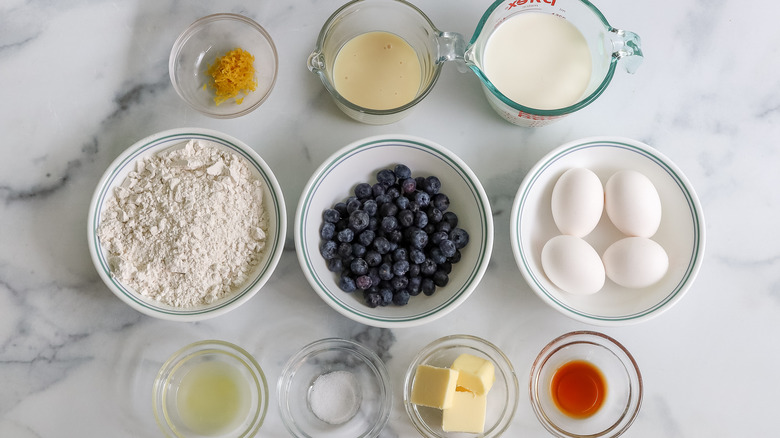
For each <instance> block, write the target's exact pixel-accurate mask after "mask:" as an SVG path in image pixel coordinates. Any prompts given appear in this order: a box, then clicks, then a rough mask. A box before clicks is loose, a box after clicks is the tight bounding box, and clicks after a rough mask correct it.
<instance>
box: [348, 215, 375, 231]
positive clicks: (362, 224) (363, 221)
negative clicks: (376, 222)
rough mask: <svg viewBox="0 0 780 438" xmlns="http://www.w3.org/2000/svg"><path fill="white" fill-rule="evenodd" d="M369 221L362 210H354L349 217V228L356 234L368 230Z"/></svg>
mask: <svg viewBox="0 0 780 438" xmlns="http://www.w3.org/2000/svg"><path fill="white" fill-rule="evenodd" d="M369 219H370V218H369V216H368V213H366V212H365V211H364V210H355V211H353V212H352V213H350V215H349V228H351V229H352V230H353V231H357V232H360V231H363V230H365V229H366V228H368V221H369Z"/></svg>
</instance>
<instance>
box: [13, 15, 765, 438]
mask: <svg viewBox="0 0 780 438" xmlns="http://www.w3.org/2000/svg"><path fill="white" fill-rule="evenodd" d="M415 3H416V4H417V5H418V6H419V7H420V8H421V9H423V10H424V11H425V12H426V13H428V15H429V16H430V17H431V19H432V20H433V22H434V23H436V25H437V26H438V27H439V28H441V29H443V30H448V31H454V32H460V33H463V34H464V35H467V36H470V35H471V33H472V31H473V30H474V28H475V27H476V24H477V21H478V20H479V17H480V16H481V14H482V12H483V11H484V10H485V9H486V8H487V7H488V5H489V4H490V3H491V1H490V0H479V1H477V0H450V1H446V2H445V1H441V0H418V1H416V2H415ZM340 4H341V0H320V1H314V0H289V1H247V2H240V1H236V0H226V1H220V2H214V1H207V0H192V1H182V0H127V1H107V0H66V1H45V0H4V1H3V2H2V3H1V4H0V90H2V93H1V94H2V99H0V127H1V128H2V129H1V131H0V132H2V146H1V148H2V149H1V150H2V158H0V382H1V383H0V437H14V438H28V437H141V436H143V437H146V436H150V437H151V436H159V431H158V430H157V428H156V425H155V424H154V419H153V416H152V407H151V385H152V380H151V379H152V377H153V374H154V372H155V371H156V369H157V368H158V367H159V365H160V364H161V362H162V361H163V360H164V359H165V358H166V357H167V356H168V355H169V354H171V353H172V352H173V351H174V350H176V349H178V348H179V347H181V346H184V345H185V344H187V343H189V342H191V341H195V340H200V339H206V338H218V339H224V340H228V341H232V342H235V343H237V344H239V345H241V346H243V347H244V348H246V349H248V350H249V351H250V352H252V353H253V354H254V355H255V357H256V358H257V360H258V361H259V363H260V364H261V366H262V367H263V368H264V369H265V371H266V373H267V377H268V380H269V383H270V385H271V387H272V388H273V389H274V390H275V382H276V379H277V378H278V377H279V373H280V371H281V367H282V365H283V364H284V362H285V361H286V360H287V358H288V357H289V356H290V355H292V354H293V352H294V351H295V350H297V349H298V348H300V347H301V346H303V345H304V344H306V343H308V342H311V341H314V340H316V339H319V338H322V337H328V336H340V337H346V338H352V339H358V340H359V341H361V342H364V343H365V344H366V345H368V346H369V347H371V348H373V349H375V350H377V351H378V352H379V353H380V354H381V356H382V358H383V359H384V360H385V361H386V362H387V365H388V368H389V370H390V375H391V378H392V379H393V385H394V387H393V388H394V390H395V391H396V398H395V403H394V406H393V411H392V414H391V419H390V423H389V426H388V427H387V429H386V431H385V432H384V433H383V436H384V437H413V436H415V432H414V430H413V429H412V427H411V425H410V423H409V421H408V418H407V417H406V414H405V412H404V411H403V408H402V405H401V398H400V392H401V386H402V380H403V373H404V371H405V369H406V367H407V365H408V363H409V361H410V360H411V358H412V356H413V355H414V353H415V352H416V351H417V350H418V349H419V348H421V347H422V346H424V345H425V344H427V343H428V342H430V341H432V340H434V339H436V338H438V337H440V336H443V335H447V334H452V333H468V334H474V335H477V336H482V337H485V338H487V339H489V340H491V341H492V342H494V343H496V344H497V345H499V346H500V347H501V348H503V349H504V351H505V352H506V353H507V355H508V356H509V358H510V359H511V360H512V361H513V364H514V366H515V368H516V370H517V372H518V375H519V377H520V384H521V390H522V392H521V393H522V395H523V398H521V400H520V402H519V405H518V410H517V414H516V416H515V417H514V421H513V423H512V426H511V428H510V429H509V431H508V432H507V434H506V435H505V436H511V437H521V436H532V437H543V436H546V433H545V432H544V430H543V429H542V427H541V426H540V425H539V423H538V422H537V421H536V419H535V417H534V415H533V412H532V410H531V407H530V404H529V402H528V400H527V397H526V386H527V382H528V377H527V374H528V371H529V369H530V365H531V362H532V361H533V358H534V357H535V356H536V354H537V352H538V351H539V349H541V348H542V347H543V346H544V345H545V344H546V343H547V342H548V341H550V340H552V339H553V338H555V337H557V336H558V335H560V334H563V333H565V332H567V331H570V330H574V329H589V328H590V329H593V328H594V327H589V326H585V325H583V324H581V323H577V322H575V321H573V320H570V319H568V318H566V317H564V316H562V315H560V314H558V313H557V312H556V311H554V310H552V309H551V308H549V307H547V306H546V305H545V304H543V303H542V302H541V300H539V299H538V298H537V297H536V296H535V295H534V294H533V293H532V292H531V290H530V288H529V287H528V286H527V285H526V283H525V282H524V280H523V278H522V276H521V275H520V273H519V272H518V270H517V268H516V265H515V263H514V260H513V258H512V253H511V248H510V244H509V240H508V235H509V226H508V224H509V215H510V214H509V209H510V207H511V204H512V200H513V198H514V195H515V192H516V190H517V187H518V186H519V184H520V181H521V180H522V178H523V176H524V175H525V173H526V171H527V170H528V169H529V168H530V167H531V166H532V165H533V163H535V162H536V161H537V160H538V159H539V158H541V157H542V156H543V155H544V154H545V153H546V152H547V151H549V150H550V149H552V148H553V147H555V146H557V145H559V144H562V143H564V142H566V141H569V140H573V139H576V138H581V137H586V136H592V135H618V136H626V137H631V138H635V139H637V140H640V141H643V142H646V143H648V144H650V145H651V146H653V147H655V148H657V149H659V150H660V151H661V152H663V153H664V154H665V155H667V156H668V157H670V158H671V159H672V160H673V161H674V162H675V163H676V164H677V165H678V166H679V167H680V168H681V169H682V170H683V172H685V174H686V175H687V176H688V178H689V179H690V180H691V182H692V183H693V185H694V187H695V188H696V191H697V193H698V195H699V197H700V199H701V202H702V205H703V209H704V213H705V217H706V225H707V238H708V241H707V248H706V256H705V261H704V265H703V268H702V270H701V272H700V274H699V276H698V279H697V281H696V283H695V284H694V286H693V287H692V289H691V290H690V291H689V293H688V295H687V296H686V297H685V298H684V299H683V300H682V301H681V302H680V303H679V304H678V305H677V306H676V307H675V308H673V309H672V310H670V311H669V312H667V313H665V314H663V315H661V316H660V317H658V318H656V319H654V320H652V321H649V322H646V323H643V324H640V325H635V326H628V327H622V328H609V329H599V328H596V329H597V330H600V331H603V332H605V333H608V334H610V335H612V336H613V337H615V338H617V339H618V340H619V341H621V342H622V343H623V344H624V345H626V347H627V348H628V349H629V350H630V351H631V352H632V353H633V354H634V355H635V357H636V359H637V361H638V363H639V365H640V367H641V370H642V372H643V374H644V380H645V390H646V392H645V400H644V404H643V406H642V410H641V413H640V415H639V417H638V419H637V420H636V422H635V423H634V425H633V426H632V428H631V429H630V430H629V432H628V433H627V434H626V436H630V437H671V438H675V437H737V436H774V435H776V434H777V428H778V426H779V425H780V422H778V416H777V413H776V412H777V408H778V407H779V406H780V405H778V401H777V400H778V398H777V394H778V392H779V391H780V383H778V381H777V379H776V371H775V369H776V365H777V363H780V348H778V345H780V232H779V231H778V222H779V221H780V202H778V200H779V199H780V172H778V164H780V147H778V139H779V138H780V75H778V72H779V71H780V46H779V45H778V44H777V43H778V42H779V41H780V26H777V17H780V4H778V3H776V2H735V1H725V0H707V1H701V2H626V1H619V0H596V1H595V4H596V5H597V6H598V7H599V8H600V9H601V10H602V11H603V13H604V15H605V16H606V17H607V18H608V19H609V21H610V22H611V24H613V25H614V26H616V27H619V28H625V29H628V30H631V31H634V32H636V33H637V34H639V35H640V36H641V37H642V41H643V49H644V53H645V55H646V59H645V62H644V64H643V65H642V66H641V67H640V68H639V70H638V72H637V73H636V74H635V75H633V76H632V75H628V74H625V73H624V72H623V71H618V72H617V74H616V77H615V79H614V81H613V82H612V84H611V85H610V87H609V88H608V89H607V91H606V92H605V93H604V95H603V96H601V97H600V98H599V99H598V100H597V101H596V102H595V103H594V104H592V105H590V106H589V107H587V108H586V109H585V110H583V111H581V112H580V113H577V114H575V115H572V116H569V117H568V118H566V119H564V120H562V121H559V122H557V123H554V124H552V125H550V126H548V127H544V128H536V129H528V128H518V127H515V126H512V125H510V124H508V123H507V122H505V121H503V120H502V119H500V118H499V117H498V116H496V115H495V114H494V113H493V112H492V111H491V110H490V108H489V106H488V104H487V102H486V101H485V99H484V97H483V95H482V91H481V89H480V87H479V83H478V81H477V79H476V78H475V77H474V75H473V74H471V73H459V72H458V71H457V69H456V68H455V67H454V66H453V65H446V66H445V68H444V71H443V73H442V76H441V78H440V80H439V83H438V84H437V85H436V87H435V89H434V91H433V92H432V93H431V94H430V95H429V96H428V97H427V98H426V99H425V100H424V101H423V102H422V103H421V104H420V105H419V106H418V107H417V108H416V110H415V111H414V112H413V113H412V114H411V115H410V116H409V117H408V118H406V119H404V120H402V121H401V122H398V123H396V124H392V125H388V126H367V125H362V124H359V123H357V122H354V121H352V120H351V119H348V118H347V117H346V116H344V115H343V114H342V113H340V112H339V111H338V109H337V108H336V107H335V105H334V104H333V103H332V102H331V100H330V98H329V97H328V96H327V94H326V93H325V91H324V89H323V87H322V86H321V84H320V83H319V81H318V80H317V78H316V77H315V76H314V75H312V74H311V73H309V72H308V71H307V69H306V67H305V60H306V57H307V55H308V54H309V53H310V51H311V50H312V49H313V47H314V41H315V39H316V37H317V34H318V32H319V29H320V27H321V25H322V24H323V23H324V21H325V19H326V18H327V17H328V16H329V15H330V13H331V12H332V11H333V10H335V9H336V8H337V7H338V6H339V5H340ZM214 12H238V13H242V14H245V15H248V16H250V17H252V18H254V19H255V20H257V21H258V22H259V23H260V24H262V25H263V26H264V27H266V29H267V30H268V31H269V32H270V34H271V35H272V36H273V38H274V40H275V42H276V45H277V48H278V51H279V58H280V67H279V79H278V81H277V84H276V87H275V89H274V91H273V93H272V95H271V97H270V98H269V99H268V101H267V102H266V103H265V104H264V105H263V106H262V107H260V108H259V109H258V110H256V111H254V112H253V113H251V114H249V115H247V116H244V117H241V118H238V119H234V120H215V119H209V118H207V117H205V116H202V115H200V114H199V113H196V112H195V111H193V110H191V109H189V108H187V107H186V106H185V104H184V103H183V102H182V101H181V100H180V99H179V98H178V96H177V95H176V93H175V92H174V90H173V88H172V87H171V85H170V80H169V77H168V69H167V65H168V54H169V50H170V48H171V45H172V44H173V41H174V39H175V38H176V36H177V35H178V33H179V32H180V31H181V30H183V29H184V28H185V27H186V26H187V25H189V24H190V23H191V22H192V21H194V20H195V19H197V18H199V17H201V16H203V15H207V14H209V13H214ZM184 126H198V127H207V128H213V129H217V130H220V131H223V132H226V133H228V134H230V135H233V136H236V137H238V138H240V139H242V140H243V141H245V142H246V143H248V144H250V145H252V146H253V147H254V148H255V149H256V150H257V152H258V153H259V154H260V155H261V156H262V157H263V158H264V159H265V160H266V162H268V163H269V165H270V166H271V167H272V168H273V169H274V171H275V173H276V176H277V177H278V179H279V180H280V183H281V185H282V188H283V191H284V195H285V199H286V201H287V206H288V216H289V220H290V221H292V220H293V216H294V210H295V206H296V205H297V202H298V198H299V195H300V193H301V191H302V189H303V187H304V185H305V183H306V181H307V180H308V177H309V175H310V174H311V172H313V171H314V169H315V168H316V167H317V166H318V165H319V164H320V163H321V162H322V161H323V160H324V159H325V158H326V157H327V156H329V155H330V154H331V153H332V152H334V151H335V150H336V149H338V148H339V147H341V146H343V145H345V144H347V143H349V142H351V141H354V140H356V139H359V138H362V137H366V136H369V135H374V134H381V133H405V134H411V135H417V136H422V137H426V138H429V139H431V140H433V141H436V142H438V143H440V144H443V145H445V146H446V147H448V148H450V149H452V150H453V151H455V152H456V153H457V154H459V155H460V156H461V157H462V158H463V159H464V160H465V161H466V162H467V163H468V164H469V165H470V166H471V168H472V169H473V170H474V171H475V173H476V174H477V175H478V176H479V178H480V179H481V181H482V183H483V185H484V186H485V189H486V191H487V193H488V195H489V196H490V200H491V202H492V207H493V212H494V215H495V233H496V240H495V248H494V251H493V256H492V260H491V265H490V269H489V271H488V273H487V275H486V277H485V278H484V280H483V281H482V283H481V284H480V286H479V288H478V289H477V291H476V292H475V293H474V294H473V295H472V297H471V298H470V299H469V300H468V301H467V302H466V303H465V304H464V305H463V306H461V307H460V308H459V309H457V310H456V311H454V312H453V313H451V314H450V315H448V316H446V317H444V318H442V319H440V320H438V321H436V322H434V323H432V324H430V325H426V326H424V327H418V328H412V329H401V330H393V331H389V330H380V329H375V328H369V327H366V326H362V325H359V324H356V323H353V322H351V321H349V320H347V319H345V318H344V317H342V316H340V315H339V314H337V313H336V312H335V311H333V310H331V309H330V308H329V307H328V306H326V305H325V304H324V303H323V302H322V301H321V300H320V299H319V298H318V297H317V296H316V295H315V294H314V292H313V291H312V290H311V288H310V287H309V285H308V283H307V282H306V281H305V279H304V277H303V274H302V272H301V270H300V268H299V266H298V263H297V260H296V257H295V254H294V246H293V245H292V237H291V236H292V234H291V233H292V228H290V235H289V236H288V245H287V249H286V251H285V254H284V256H283V258H282V261H281V263H280V265H279V267H278V268H277V270H276V272H275V274H274V276H273V277H272V279H271V280H270V281H269V283H268V284H267V285H266V286H265V288H264V289H263V290H262V291H261V292H260V293H258V294H257V295H256V297H255V298H253V299H252V300H251V301H250V302H249V303H247V304H246V305H245V306H243V307H242V308H240V309H238V310H236V311H234V312H232V313H230V314H229V316H223V317H219V318H216V319H213V320H209V321H206V322H201V323H192V324H188V323H171V322H165V321H160V320H156V319H152V318H149V317H145V316H142V315H141V314H139V313H138V312H136V311H134V310H132V309H130V308H129V307H128V306H126V305H125V304H123V303H122V302H120V301H119V300H118V299H117V298H116V297H114V296H113V295H112V294H111V293H110V292H109V290H108V288H107V287H105V285H104V284H103V283H102V282H101V281H100V279H99V277H98V275H97V273H96V272H95V269H94V267H93V265H92V263H91V261H90V258H89V254H88V250H87V245H86V229H87V226H86V215H87V209H88V203H89V200H90V197H91V195H92V192H93V190H94V187H95V185H96V184H97V181H98V179H99V177H100V175H101V174H102V173H103V171H104V170H105V168H106V167H107V166H108V164H109V163H110V162H111V161H112V160H113V159H114V158H115V157H116V156H117V155H119V154H120V153H121V151H122V150H124V149H125V148H126V147H128V146H129V145H130V144H132V143H134V142H135V141H137V140H139V139H141V138H142V137H144V136H146V135H149V134H151V133H154V132H157V131H160V130H164V129H169V128H176V127H184ZM280 334H283V336H280ZM273 401H274V404H272V405H271V407H270V409H269V411H268V416H267V420H266V423H265V425H264V426H263V428H262V429H261V433H260V436H267V437H283V436H287V433H286V431H285V430H284V428H283V426H282V424H281V421H280V419H279V416H278V408H277V407H276V405H275V401H276V400H275V397H274V400H273Z"/></svg>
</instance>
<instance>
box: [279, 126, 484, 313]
mask: <svg viewBox="0 0 780 438" xmlns="http://www.w3.org/2000/svg"><path fill="white" fill-rule="evenodd" d="M399 163H401V164H405V165H407V166H409V168H410V169H411V170H412V176H415V177H416V176H429V175H435V176H437V177H438V178H439V179H440V180H441V191H442V192H443V193H446V194H447V195H448V196H449V198H450V208H449V211H453V212H455V213H456V214H457V215H458V217H459V219H460V222H459V224H458V227H460V228H463V229H465V230H466V231H468V233H469V235H470V241H469V244H468V246H466V247H465V248H464V249H463V250H462V258H461V260H460V262H459V263H457V264H454V265H453V269H452V272H451V273H450V276H449V283H448V284H447V285H446V286H444V287H442V288H438V289H437V291H436V293H434V294H433V295H431V296H425V295H424V294H420V295H419V296H415V297H411V299H410V300H409V303H408V304H407V305H405V306H395V305H390V306H386V307H376V308H370V307H368V306H367V305H366V304H364V302H363V296H362V293H361V292H360V291H356V292H353V293H346V292H344V291H342V290H341V289H339V287H338V285H337V282H336V280H337V274H334V273H332V272H330V271H329V270H328V267H327V264H326V261H325V259H324V258H323V257H322V255H321V254H320V251H319V247H320V226H321V225H322V214H323V211H325V210H326V209H328V208H332V207H333V205H334V204H336V203H337V202H341V201H343V200H345V199H346V198H347V197H348V196H350V195H351V194H352V190H353V188H354V187H355V185H357V184H358V183H361V182H367V183H372V184H373V183H375V182H376V173H377V172H378V171H379V170H382V169H385V168H393V167H394V166H395V165H396V164H399ZM294 237H295V249H296V252H297V254H298V261H299V262H300V265H301V267H302V268H303V272H304V274H305V276H306V279H307V280H308V281H309V283H310V284H311V286H312V287H313V288H314V290H315V291H316V292H317V294H319V296H320V297H321V298H322V299H323V300H324V301H325V302H326V303H328V305H330V306H331V307H332V308H334V309H335V310H336V311H338V312H339V313H341V314H342V315H344V316H347V317H348V318H350V319H352V320H355V321H357V322H360V323H363V324H367V325H371V326H376V327H411V326H416V325H420V324H424V323H426V322H430V321H433V320H435V319H438V318H440V317H442V316H444V315H446V314H447V313H449V312H451V311H452V310H453V309H455V308H456V307H458V306H459V305H461V304H462V303H463V302H464V301H466V299H467V298H468V297H469V295H470V294H471V293H472V292H473V291H474V289H475V288H476V287H477V284H479V282H480V280H481V279H482V276H483V275H484V273H485V270H486V269H487V265H488V262H489V261H490V254H491V251H492V249H493V217H492V214H491V210H490V204H489V202H488V198H487V195H486V194H485V190H484V189H483V188H482V185H481V184H480V182H479V180H478V179H477V177H476V175H474V172H472V171H471V169H469V168H468V166H467V165H466V164H465V163H464V162H463V161H462V160H461V159H460V158H458V157H457V156H455V154H453V153H452V152H450V151H449V150H447V149H445V148H443V147H441V146H439V145H438V144H436V143H433V142H431V141H428V140H425V139H422V138H418V137H411V136H402V135H388V136H377V137H370V138H366V139H363V140H359V141H356V142H354V143H352V144H350V145H348V146H346V147H344V148H342V149H341V150H339V151H338V152H336V153H335V154H333V155H332V156H331V157H330V158H328V159H327V160H325V162H324V163H323V164H322V165H321V166H320V167H319V168H318V169H317V170H316V171H315V172H314V175H313V176H312V177H311V179H310V180H309V182H308V184H307V185H306V187H305V189H304V191H303V194H302V195H301V199H300V202H299V204H298V209H297V211H296V215H295V232H294Z"/></svg>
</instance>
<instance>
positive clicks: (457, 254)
mask: <svg viewBox="0 0 780 438" xmlns="http://www.w3.org/2000/svg"><path fill="white" fill-rule="evenodd" d="M447 261H449V262H450V263H458V262H459V261H460V251H455V255H454V256H452V257H450V258H449V259H447Z"/></svg>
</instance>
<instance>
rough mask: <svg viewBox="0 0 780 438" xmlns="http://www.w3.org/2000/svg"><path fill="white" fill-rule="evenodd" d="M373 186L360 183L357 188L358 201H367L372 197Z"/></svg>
mask: <svg viewBox="0 0 780 438" xmlns="http://www.w3.org/2000/svg"><path fill="white" fill-rule="evenodd" d="M371 194H372V192H371V184H368V183H360V184H358V185H356V186H355V196H356V197H357V198H358V199H366V198H368V197H369V196H371Z"/></svg>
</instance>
